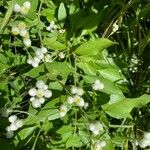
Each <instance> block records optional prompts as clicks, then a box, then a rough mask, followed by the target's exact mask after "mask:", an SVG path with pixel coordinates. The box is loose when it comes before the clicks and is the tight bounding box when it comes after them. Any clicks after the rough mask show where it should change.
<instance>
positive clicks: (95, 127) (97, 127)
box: [89, 121, 103, 136]
mask: <svg viewBox="0 0 150 150" xmlns="http://www.w3.org/2000/svg"><path fill="white" fill-rule="evenodd" d="M89 130H90V131H91V132H92V133H93V134H94V135H95V136H96V135H99V134H100V131H102V130H103V126H102V124H101V123H100V122H99V121H96V122H95V123H90V124H89Z"/></svg>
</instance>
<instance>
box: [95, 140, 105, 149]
mask: <svg viewBox="0 0 150 150" xmlns="http://www.w3.org/2000/svg"><path fill="white" fill-rule="evenodd" d="M105 146H106V142H105V141H97V142H95V143H94V145H93V150H102V148H103V147H105Z"/></svg>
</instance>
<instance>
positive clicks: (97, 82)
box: [92, 80, 104, 91]
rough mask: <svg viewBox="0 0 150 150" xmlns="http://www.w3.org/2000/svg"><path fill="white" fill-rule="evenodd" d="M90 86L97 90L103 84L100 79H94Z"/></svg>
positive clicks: (102, 86) (100, 88)
mask: <svg viewBox="0 0 150 150" xmlns="http://www.w3.org/2000/svg"><path fill="white" fill-rule="evenodd" d="M92 88H93V90H95V91H99V90H102V89H103V88H104V84H103V83H102V82H101V81H100V80H96V81H95V82H94V83H93V84H92Z"/></svg>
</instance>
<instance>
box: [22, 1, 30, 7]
mask: <svg viewBox="0 0 150 150" xmlns="http://www.w3.org/2000/svg"><path fill="white" fill-rule="evenodd" d="M23 6H24V7H25V8H26V9H30V8H31V3H30V2H29V1H26V2H24V3H23Z"/></svg>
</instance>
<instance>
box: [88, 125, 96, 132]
mask: <svg viewBox="0 0 150 150" xmlns="http://www.w3.org/2000/svg"><path fill="white" fill-rule="evenodd" d="M95 129H96V127H95V124H94V123H91V124H89V130H90V131H94V130H95Z"/></svg>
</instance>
